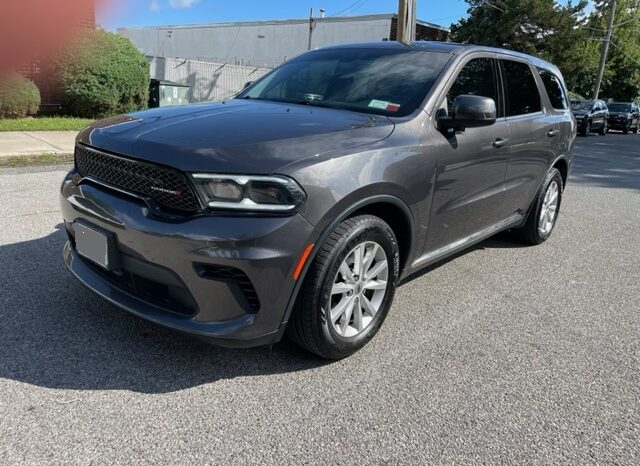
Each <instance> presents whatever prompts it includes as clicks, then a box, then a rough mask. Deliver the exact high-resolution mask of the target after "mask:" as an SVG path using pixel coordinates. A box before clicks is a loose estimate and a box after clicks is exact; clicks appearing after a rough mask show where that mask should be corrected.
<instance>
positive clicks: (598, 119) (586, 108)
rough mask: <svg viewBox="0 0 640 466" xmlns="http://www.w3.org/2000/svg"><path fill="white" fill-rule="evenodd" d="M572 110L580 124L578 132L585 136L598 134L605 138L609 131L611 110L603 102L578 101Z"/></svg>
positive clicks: (573, 103) (573, 102) (573, 104)
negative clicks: (593, 133)
mask: <svg viewBox="0 0 640 466" xmlns="http://www.w3.org/2000/svg"><path fill="white" fill-rule="evenodd" d="M571 108H572V111H573V114H574V116H575V117H576V120H577V122H578V131H579V132H580V134H581V135H583V136H588V135H589V133H591V132H597V133H598V134H600V135H602V136H604V135H606V134H607V132H608V131H609V124H608V119H609V109H608V108H607V104H605V103H604V101H602V100H576V101H572V102H571Z"/></svg>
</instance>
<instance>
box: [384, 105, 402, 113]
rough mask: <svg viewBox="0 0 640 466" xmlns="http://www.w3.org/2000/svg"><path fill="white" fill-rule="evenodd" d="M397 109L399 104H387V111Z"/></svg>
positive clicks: (395, 110)
mask: <svg viewBox="0 0 640 466" xmlns="http://www.w3.org/2000/svg"><path fill="white" fill-rule="evenodd" d="M398 110H400V105H399V104H389V105H387V111H388V112H397V111H398Z"/></svg>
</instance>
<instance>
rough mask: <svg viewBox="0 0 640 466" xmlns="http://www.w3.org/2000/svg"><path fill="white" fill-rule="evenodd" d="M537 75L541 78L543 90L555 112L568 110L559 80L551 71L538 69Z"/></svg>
mask: <svg viewBox="0 0 640 466" xmlns="http://www.w3.org/2000/svg"><path fill="white" fill-rule="evenodd" d="M538 73H539V74H540V77H541V78H542V82H543V84H544V88H545V90H546V91H547V95H548V96H549V100H550V101H551V105H552V106H553V108H555V109H556V110H566V109H568V108H569V101H568V99H567V96H566V94H565V93H564V87H563V86H562V82H561V81H560V78H558V77H557V76H556V75H555V74H553V73H552V72H551V71H548V70H543V69H540V68H538Z"/></svg>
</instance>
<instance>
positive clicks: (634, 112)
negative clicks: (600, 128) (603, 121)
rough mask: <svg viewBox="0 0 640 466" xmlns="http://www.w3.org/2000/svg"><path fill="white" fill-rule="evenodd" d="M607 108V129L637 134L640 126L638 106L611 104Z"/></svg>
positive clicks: (619, 103)
mask: <svg viewBox="0 0 640 466" xmlns="http://www.w3.org/2000/svg"><path fill="white" fill-rule="evenodd" d="M608 107H609V120H608V123H609V129H614V130H617V131H622V132H623V133H624V134H628V133H629V132H630V131H633V132H634V133H637V132H638V127H639V126H640V106H639V105H638V104H636V103H633V102H613V103H610V104H609V105H608Z"/></svg>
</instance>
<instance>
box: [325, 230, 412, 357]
mask: <svg viewBox="0 0 640 466" xmlns="http://www.w3.org/2000/svg"><path fill="white" fill-rule="evenodd" d="M366 241H374V242H376V243H377V244H378V245H379V246H380V247H382V249H383V250H384V252H385V254H386V256H387V262H388V264H389V276H388V279H387V282H388V284H389V285H388V286H387V289H386V291H385V295H384V298H383V300H382V304H381V306H380V309H379V310H378V312H377V313H376V315H375V317H374V318H373V321H372V322H371V323H370V324H369V325H368V327H367V328H366V329H365V330H364V331H362V332H361V333H359V334H358V335H355V336H353V337H343V336H341V335H339V334H338V333H337V332H336V330H335V329H334V328H333V324H332V323H331V318H330V315H329V314H330V298H331V289H332V287H333V281H334V279H335V276H336V274H337V272H338V269H339V268H340V265H341V264H342V261H343V260H344V259H345V258H346V257H347V255H348V254H349V253H350V252H351V251H352V250H353V249H354V248H355V246H357V245H358V244H360V243H363V242H366ZM399 268H400V254H399V250H398V244H397V240H396V238H395V235H394V234H393V231H392V230H391V228H389V227H388V226H387V225H386V224H385V223H383V222H382V221H376V220H374V219H373V218H372V219H370V220H369V219H368V220H367V221H366V222H363V223H362V224H360V225H358V227H357V228H355V229H354V230H352V231H350V232H349V233H348V234H347V235H345V236H344V237H343V238H341V240H340V241H339V242H338V243H337V244H336V246H335V250H334V251H333V252H332V254H331V257H330V259H329V261H328V266H327V267H326V268H325V271H324V273H323V276H322V278H321V281H320V282H319V283H321V285H320V287H319V288H320V289H319V290H315V291H316V292H315V293H314V295H315V298H316V299H314V301H315V303H314V305H315V306H317V307H318V312H317V313H316V318H317V319H318V322H317V325H318V326H319V328H320V329H321V333H322V335H321V336H322V340H323V342H324V344H326V345H328V346H330V347H332V348H333V349H334V351H337V352H339V353H341V354H344V355H349V354H351V353H353V352H355V351H357V350H358V349H360V348H362V346H364V345H365V344H366V343H367V342H368V341H369V340H370V339H371V338H373V336H374V335H375V334H376V333H377V331H378V330H379V328H380V326H381V325H382V323H383V322H384V320H385V318H386V316H387V314H388V312H389V308H390V307H391V303H392V302H393V298H394V296H395V290H396V284H397V281H398V274H399Z"/></svg>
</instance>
